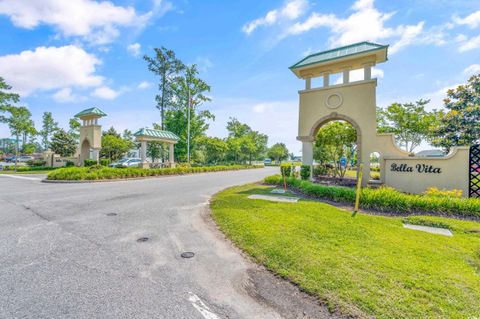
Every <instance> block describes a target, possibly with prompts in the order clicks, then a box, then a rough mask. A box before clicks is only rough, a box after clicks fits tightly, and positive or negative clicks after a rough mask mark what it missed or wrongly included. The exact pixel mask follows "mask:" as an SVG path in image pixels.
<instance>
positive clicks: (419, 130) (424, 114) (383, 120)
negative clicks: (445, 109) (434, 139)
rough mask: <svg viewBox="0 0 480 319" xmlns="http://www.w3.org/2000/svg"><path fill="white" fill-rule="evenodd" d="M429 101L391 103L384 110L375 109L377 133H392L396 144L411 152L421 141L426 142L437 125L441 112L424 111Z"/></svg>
mask: <svg viewBox="0 0 480 319" xmlns="http://www.w3.org/2000/svg"><path fill="white" fill-rule="evenodd" d="M429 102H430V100H422V99H420V100H418V101H416V102H415V103H403V104H402V103H393V104H392V105H390V106H388V107H387V108H386V109H381V108H378V109H377V126H378V132H379V133H393V134H395V139H396V141H397V143H398V144H399V145H400V146H401V147H403V148H404V149H405V151H407V152H413V151H414V150H415V148H417V147H418V146H419V145H420V144H421V143H422V141H423V140H428V139H429V138H430V136H431V131H432V129H433V128H434V127H436V126H437V124H438V118H439V117H440V116H441V115H442V114H443V113H442V112H441V111H437V110H433V111H431V112H429V111H427V110H425V106H426V105H427V104H428V103H429Z"/></svg>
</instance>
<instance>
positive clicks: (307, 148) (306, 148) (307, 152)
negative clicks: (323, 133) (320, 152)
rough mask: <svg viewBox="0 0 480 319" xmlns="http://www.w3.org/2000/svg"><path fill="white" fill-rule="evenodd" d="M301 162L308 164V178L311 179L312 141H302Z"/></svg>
mask: <svg viewBox="0 0 480 319" xmlns="http://www.w3.org/2000/svg"><path fill="white" fill-rule="evenodd" d="M302 164H303V165H309V166H310V180H313V142H309V141H302Z"/></svg>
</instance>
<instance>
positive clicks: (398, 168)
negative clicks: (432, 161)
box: [390, 163, 442, 174]
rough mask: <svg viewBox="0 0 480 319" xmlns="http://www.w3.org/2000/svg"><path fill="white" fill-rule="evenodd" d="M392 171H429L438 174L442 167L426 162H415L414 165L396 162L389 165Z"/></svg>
mask: <svg viewBox="0 0 480 319" xmlns="http://www.w3.org/2000/svg"><path fill="white" fill-rule="evenodd" d="M390 170H391V171H392V172H400V173H413V172H416V173H427V174H428V173H431V174H440V173H442V169H441V168H440V167H433V166H432V165H427V164H416V165H415V166H409V165H408V164H397V163H393V164H392V165H391V166H390Z"/></svg>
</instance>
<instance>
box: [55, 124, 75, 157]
mask: <svg viewBox="0 0 480 319" xmlns="http://www.w3.org/2000/svg"><path fill="white" fill-rule="evenodd" d="M50 148H51V150H52V151H53V152H55V153H56V154H59V155H60V156H65V157H67V156H72V155H73V154H75V151H76V150H77V141H76V140H75V139H74V138H73V136H72V135H70V134H68V133H67V132H65V130H63V129H58V130H57V131H55V133H53V136H52V140H51V142H50Z"/></svg>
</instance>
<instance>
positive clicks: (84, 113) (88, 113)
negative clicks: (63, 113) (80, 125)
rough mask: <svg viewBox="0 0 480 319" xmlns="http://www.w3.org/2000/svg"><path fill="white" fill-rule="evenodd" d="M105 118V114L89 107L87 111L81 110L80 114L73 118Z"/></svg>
mask: <svg viewBox="0 0 480 319" xmlns="http://www.w3.org/2000/svg"><path fill="white" fill-rule="evenodd" d="M91 115H93V116H98V117H102V116H107V114H105V113H103V111H102V110H100V109H99V108H98V107H91V108H89V109H86V110H83V111H82V112H80V113H78V114H75V117H84V116H91Z"/></svg>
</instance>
